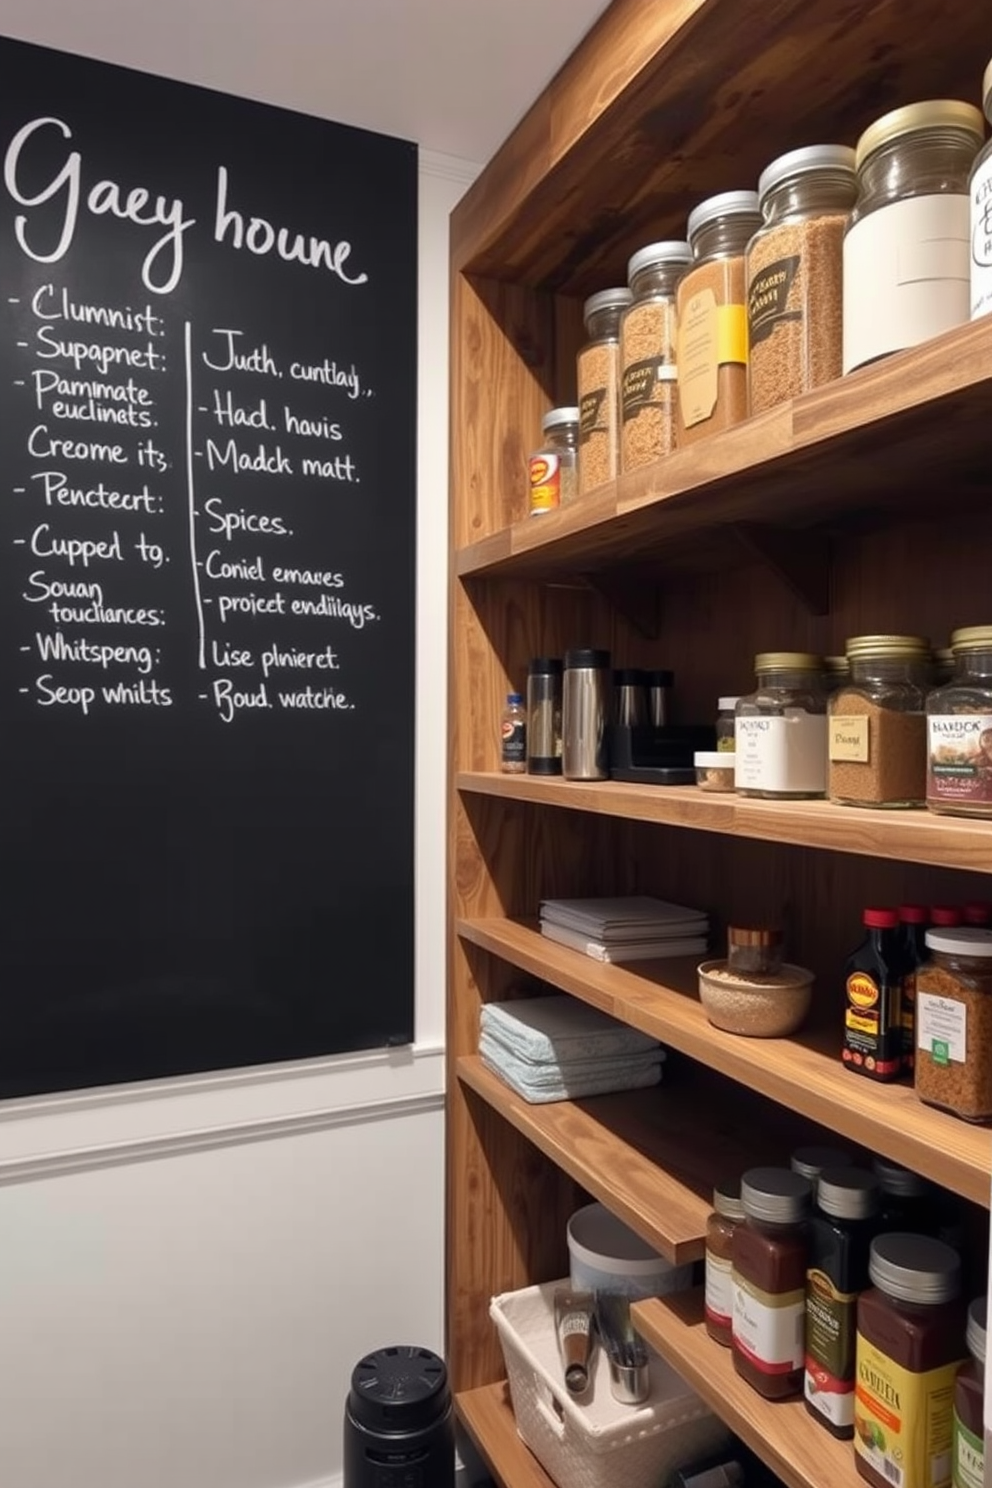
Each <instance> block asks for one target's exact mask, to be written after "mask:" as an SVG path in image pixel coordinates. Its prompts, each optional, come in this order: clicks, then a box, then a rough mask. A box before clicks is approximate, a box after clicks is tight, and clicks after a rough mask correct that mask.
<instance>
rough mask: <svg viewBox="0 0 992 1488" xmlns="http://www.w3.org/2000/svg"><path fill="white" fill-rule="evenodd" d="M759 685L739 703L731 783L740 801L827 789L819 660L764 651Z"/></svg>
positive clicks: (806, 654)
mask: <svg viewBox="0 0 992 1488" xmlns="http://www.w3.org/2000/svg"><path fill="white" fill-rule="evenodd" d="M754 669H755V672H756V673H757V678H758V685H757V688H756V689H755V691H754V692H752V693H751V694H749V696H748V697H743V698H741V699H740V701H739V702H738V704H737V717H736V725H737V727H736V736H737V751H736V756H735V759H736V766H735V774H734V780H735V785H736V788H737V790H738V792H739V793H740V794H741V795H742V796H763V797H767V798H769V799H772V800H791V799H798V800H802V799H804V798H809V797H815V796H823V795H825V794H826V790H827V692H826V687H825V685H824V678H823V662H822V659H821V657H819V656H813V655H811V654H810V653H809V652H806V651H763V652H760V653H759V654H758V655H757V656H756V657H755V659H754Z"/></svg>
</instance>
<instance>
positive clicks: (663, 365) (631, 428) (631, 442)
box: [620, 242, 692, 471]
mask: <svg viewBox="0 0 992 1488" xmlns="http://www.w3.org/2000/svg"><path fill="white" fill-rule="evenodd" d="M691 262H692V249H691V248H690V247H689V244H688V243H676V242H666V243H649V244H648V246H647V247H646V248H639V249H638V251H637V252H636V253H635V254H634V255H633V257H632V258H631V260H630V262H629V263H628V265H627V282H628V284H629V285H630V290H631V294H632V295H633V300H632V302H631V304H630V305H629V306H628V308H627V309H626V310H625V311H624V315H623V320H622V321H621V322H620V469H621V470H623V471H627V470H637V469H639V467H640V466H641V465H648V464H650V462H651V461H652V460H660V459H661V457H662V455H669V454H671V452H672V450H673V449H674V448H675V403H676V386H675V384H676V376H677V366H676V359H675V351H676V326H677V321H676V318H675V291H676V290H677V288H678V283H679V280H680V279H681V278H682V276H683V274H684V273H685V271H686V269H687V268H688V266H689V264H690V263H691Z"/></svg>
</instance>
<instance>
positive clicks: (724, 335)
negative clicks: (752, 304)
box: [716, 305, 747, 367]
mask: <svg viewBox="0 0 992 1488" xmlns="http://www.w3.org/2000/svg"><path fill="white" fill-rule="evenodd" d="M716 359H717V362H718V363H719V364H722V363H724V362H740V363H741V364H742V366H745V367H746V366H747V307H746V306H744V305H720V306H719V307H718V309H717V312H716Z"/></svg>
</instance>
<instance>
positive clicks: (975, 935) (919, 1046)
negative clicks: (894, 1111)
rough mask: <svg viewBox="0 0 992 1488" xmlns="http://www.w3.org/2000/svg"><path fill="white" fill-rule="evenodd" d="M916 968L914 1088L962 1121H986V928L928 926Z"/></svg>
mask: <svg viewBox="0 0 992 1488" xmlns="http://www.w3.org/2000/svg"><path fill="white" fill-rule="evenodd" d="M926 938H927V950H928V951H929V952H930V960H929V961H928V962H926V964H925V965H924V966H921V967H920V968H919V970H918V971H917V973H916V1064H915V1068H916V1093H917V1095H918V1096H919V1097H920V1100H922V1101H926V1103H927V1105H930V1106H940V1107H941V1108H942V1109H943V1110H945V1111H951V1112H953V1114H954V1115H955V1116H960V1117H962V1118H963V1119H964V1120H965V1121H978V1122H987V1121H989V1120H992V931H990V930H974V929H972V928H970V927H968V928H964V929H960V930H928V931H927V937H926Z"/></svg>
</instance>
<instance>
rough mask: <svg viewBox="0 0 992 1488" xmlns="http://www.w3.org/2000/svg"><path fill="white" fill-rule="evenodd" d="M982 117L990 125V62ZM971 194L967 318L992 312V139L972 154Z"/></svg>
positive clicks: (991, 82)
mask: <svg viewBox="0 0 992 1488" xmlns="http://www.w3.org/2000/svg"><path fill="white" fill-rule="evenodd" d="M982 102H983V103H984V105H985V117H986V119H988V121H989V123H990V124H992V62H990V63H989V65H988V67H986V69H985V76H984V78H983V79H982ZM968 190H969V193H970V196H971V318H972V320H978V318H979V316H981V315H988V314H989V312H990V311H992V140H987V141H986V143H985V144H984V145H983V147H982V148H981V149H980V150H979V152H978V154H977V155H976V156H975V163H974V164H973V165H972V167H971V174H970V176H969V177H968Z"/></svg>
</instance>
